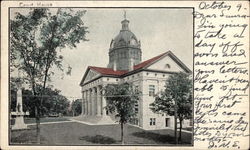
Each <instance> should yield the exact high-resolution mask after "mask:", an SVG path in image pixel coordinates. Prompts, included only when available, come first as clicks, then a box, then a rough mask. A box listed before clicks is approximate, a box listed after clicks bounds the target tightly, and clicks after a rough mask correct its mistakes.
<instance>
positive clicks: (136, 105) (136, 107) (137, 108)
mask: <svg viewBox="0 0 250 150" xmlns="http://www.w3.org/2000/svg"><path fill="white" fill-rule="evenodd" d="M138 111H139V103H138V101H136V102H135V113H138Z"/></svg>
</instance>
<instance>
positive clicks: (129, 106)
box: [104, 83, 139, 144]
mask: <svg viewBox="0 0 250 150" xmlns="http://www.w3.org/2000/svg"><path fill="white" fill-rule="evenodd" d="M104 96H105V97H106V100H107V106H106V110H107V111H108V112H110V113H115V117H116V118H119V124H120V125H121V142H122V144H124V136H123V132H124V131H123V127H124V125H125V124H126V123H127V122H128V121H129V120H130V119H133V118H134V117H135V115H136V112H135V104H136V102H137V101H138V98H139V92H138V91H137V90H136V89H135V88H133V86H132V84H129V83H122V84H110V85H107V86H106V87H104Z"/></svg>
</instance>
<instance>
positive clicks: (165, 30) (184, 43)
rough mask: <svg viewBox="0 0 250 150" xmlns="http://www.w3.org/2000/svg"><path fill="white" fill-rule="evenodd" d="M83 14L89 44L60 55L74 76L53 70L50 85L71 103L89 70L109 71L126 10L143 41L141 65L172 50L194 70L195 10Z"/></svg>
mask: <svg viewBox="0 0 250 150" xmlns="http://www.w3.org/2000/svg"><path fill="white" fill-rule="evenodd" d="M83 9H84V8H83ZM26 10H27V9H26ZM26 10H20V9H18V10H13V12H14V11H19V12H23V13H25V12H26ZM84 10H87V11H86V14H85V15H84V17H83V21H84V23H85V25H86V26H87V27H88V31H89V33H88V34H87V35H86V37H87V39H88V40H89V41H87V42H81V43H79V44H78V45H77V47H76V48H74V49H69V48H65V49H62V51H61V52H60V53H61V54H62V55H63V56H64V66H65V68H67V66H68V65H70V66H71V67H72V72H71V75H70V76H68V75H65V74H64V75H63V73H62V72H61V71H59V70H57V69H54V68H53V70H54V71H55V75H54V76H53V77H52V81H51V82H50V83H49V84H51V85H53V87H54V88H56V89H59V90H61V91H62V92H61V93H62V94H63V95H64V96H66V97H68V98H69V99H73V97H74V98H81V88H80V86H79V83H80V81H81V79H82V77H83V75H84V73H85V71H86V69H87V67H88V66H98V67H107V64H108V51H109V46H110V42H111V40H112V39H113V38H115V36H116V35H118V34H119V32H120V29H121V21H122V20H123V19H124V10H126V16H127V19H128V20H129V21H130V23H129V28H130V30H131V31H132V32H133V33H134V34H135V35H136V37H137V39H138V40H140V41H141V50H142V61H144V60H147V59H150V58H152V57H154V56H157V55H159V54H162V53H164V52H166V51H169V50H171V51H172V52H173V53H174V54H175V55H176V56H177V57H178V58H179V59H180V60H181V61H182V62H183V63H184V64H186V65H187V67H189V68H190V69H192V64H193V62H192V59H193V16H192V11H193V10H192V9H183V8H182V9H173V8H172V9H166V8H162V9H161V8H157V9H153V8H148V9H146V8H143V9H142V8H141V9H135V8H126V9H123V8H105V9H103V8H98V9H97V8H88V9H86V8H85V9H84ZM11 14H12V13H11ZM12 16H13V15H12Z"/></svg>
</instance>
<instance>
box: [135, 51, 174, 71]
mask: <svg viewBox="0 0 250 150" xmlns="http://www.w3.org/2000/svg"><path fill="white" fill-rule="evenodd" d="M169 52H170V51H167V52H164V53H162V54H160V55H157V56H155V57H153V58H150V59H148V60H145V61H143V62H141V63H139V64H137V65H134V70H136V69H140V68H143V67H144V66H146V65H148V64H150V63H151V62H154V61H156V60H158V59H159V58H161V57H162V56H164V55H166V54H167V53H169Z"/></svg>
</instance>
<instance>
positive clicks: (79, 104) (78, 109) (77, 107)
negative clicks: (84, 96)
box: [72, 99, 82, 116]
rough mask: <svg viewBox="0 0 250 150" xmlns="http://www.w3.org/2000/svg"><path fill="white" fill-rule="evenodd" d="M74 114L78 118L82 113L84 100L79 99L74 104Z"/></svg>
mask: <svg viewBox="0 0 250 150" xmlns="http://www.w3.org/2000/svg"><path fill="white" fill-rule="evenodd" d="M72 112H73V114H74V116H78V115H80V114H81V113H82V100H81V99H77V100H74V101H73V102H72Z"/></svg>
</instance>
